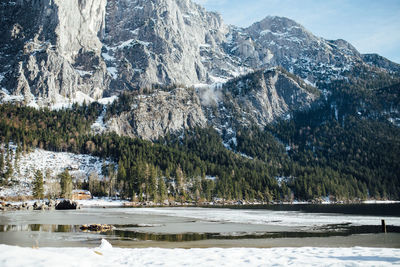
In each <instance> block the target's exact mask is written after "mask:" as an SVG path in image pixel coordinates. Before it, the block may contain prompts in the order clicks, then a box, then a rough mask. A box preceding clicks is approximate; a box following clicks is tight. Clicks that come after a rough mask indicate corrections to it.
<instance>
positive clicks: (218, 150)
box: [0, 77, 400, 201]
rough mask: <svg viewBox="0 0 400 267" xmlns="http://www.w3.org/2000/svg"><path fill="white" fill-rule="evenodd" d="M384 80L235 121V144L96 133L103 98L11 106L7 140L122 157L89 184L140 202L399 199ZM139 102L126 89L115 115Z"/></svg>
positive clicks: (197, 132)
mask: <svg viewBox="0 0 400 267" xmlns="http://www.w3.org/2000/svg"><path fill="white" fill-rule="evenodd" d="M377 78H379V77H377ZM383 78H384V77H382V79H377V83H375V87H374V83H373V82H370V83H368V81H367V82H366V81H365V80H359V79H354V83H344V82H341V83H339V82H337V83H336V82H332V83H330V84H326V88H327V89H328V90H329V92H330V93H329V97H328V99H327V100H326V101H325V100H324V101H321V102H320V104H319V106H317V107H315V108H313V109H311V110H309V111H301V112H296V113H294V114H292V115H293V116H292V119H291V120H281V121H277V122H275V123H272V124H270V125H268V126H267V127H265V129H259V128H258V127H251V128H245V127H240V126H236V133H237V141H238V142H237V146H236V147H234V148H233V150H234V151H229V150H227V149H226V148H225V147H224V146H223V145H222V139H221V136H220V135H219V134H218V133H217V132H216V131H215V130H214V129H213V128H203V129H201V128H196V129H192V130H188V131H185V132H184V133H183V134H181V133H180V134H176V135H174V134H168V135H166V136H165V137H164V138H160V140H158V141H156V142H154V143H151V142H148V141H144V140H140V139H135V138H128V137H122V136H118V135H116V134H114V133H109V134H105V135H92V134H90V125H91V124H92V123H93V122H94V120H95V119H96V118H97V116H98V115H99V114H100V112H101V110H102V108H101V106H99V105H97V104H91V105H89V106H87V105H83V106H74V107H73V108H72V109H68V110H59V111H50V110H47V109H43V110H36V109H33V108H29V107H18V106H15V105H8V104H3V105H1V106H0V115H1V118H0V132H1V142H2V143H3V144H8V143H9V142H10V141H13V142H15V143H16V144H17V145H18V148H19V150H20V151H22V152H26V151H29V149H30V148H34V147H40V148H43V149H47V150H50V151H69V152H74V153H82V154H92V155H95V156H99V157H101V158H103V159H111V160H113V161H114V162H116V163H118V169H116V170H115V171H114V172H113V171H111V172H109V174H108V176H107V177H108V180H107V181H99V179H97V177H94V176H92V177H89V179H88V180H87V181H86V182H85V183H84V184H82V187H84V188H87V189H90V190H91V191H92V192H95V193H96V194H98V195H113V194H115V193H116V192H119V193H120V194H121V195H122V196H123V197H130V198H136V199H138V200H141V201H146V200H153V201H163V200H164V199H166V198H172V199H175V200H177V201H187V200H189V201H190V200H192V201H197V200H201V199H203V200H211V199H212V198H213V197H220V198H224V199H247V200H252V199H258V200H263V201H272V200H291V199H293V197H294V198H296V199H301V200H309V199H315V198H319V197H325V196H332V197H334V198H336V199H337V200H346V199H356V198H357V199H365V198H367V197H375V198H391V199H399V198H400V177H399V173H400V172H399V170H400V162H399V160H400V154H399V153H400V147H399V146H400V140H399V138H400V132H399V131H400V130H399V128H398V127H396V126H394V125H392V124H390V123H389V122H388V121H387V117H385V116H387V115H385V114H386V113H384V112H382V111H384V110H387V109H390V108H391V107H398V103H399V98H398V85H394V86H390V87H387V88H386V89H379V86H381V85H383V86H387V82H386V83H385V82H384V81H383ZM131 100H132V99H131V98H130V96H129V95H122V96H121V98H120V100H119V101H117V102H115V103H114V104H113V105H112V106H111V111H110V113H109V115H112V114H116V113H119V112H122V111H126V110H128V109H129V106H130V101H131ZM6 154H7V153H5V151H2V152H1V155H0V174H1V177H2V181H3V182H4V181H7V180H9V179H10V178H11V177H9V176H10V173H9V174H8V175H6V173H7V171H8V170H9V169H10V168H8V167H7V164H9V163H8V161H7V157H8V156H6ZM243 154H245V155H246V156H243ZM112 169H113V168H111V169H110V170H112ZM39 184H40V183H39Z"/></svg>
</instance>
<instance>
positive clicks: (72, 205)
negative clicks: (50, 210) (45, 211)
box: [55, 199, 80, 210]
mask: <svg viewBox="0 0 400 267" xmlns="http://www.w3.org/2000/svg"><path fill="white" fill-rule="evenodd" d="M55 209H56V210H76V209H80V206H79V204H78V203H77V202H75V201H72V200H69V199H64V200H61V201H60V202H57V204H56V205H55Z"/></svg>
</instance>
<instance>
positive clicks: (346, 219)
mask: <svg viewBox="0 0 400 267" xmlns="http://www.w3.org/2000/svg"><path fill="white" fill-rule="evenodd" d="M124 211H125V212H126V213H129V214H142V215H143V214H149V215H164V216H176V217H184V218H191V219H197V220H202V221H213V222H231V223H245V224H265V225H281V226H293V227H309V226H322V225H327V224H342V223H352V224H354V225H379V224H381V219H385V220H386V224H388V225H398V226H400V217H385V216H359V215H348V214H336V213H330V214H329V213H303V212H297V211H272V210H248V209H247V210H238V209H207V208H142V209H129V210H124Z"/></svg>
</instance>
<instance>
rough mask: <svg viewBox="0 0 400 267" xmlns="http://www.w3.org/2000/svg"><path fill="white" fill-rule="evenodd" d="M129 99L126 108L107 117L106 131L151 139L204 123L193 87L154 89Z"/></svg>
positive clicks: (205, 122)
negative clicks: (165, 89)
mask: <svg viewBox="0 0 400 267" xmlns="http://www.w3.org/2000/svg"><path fill="white" fill-rule="evenodd" d="M131 102H132V103H131V104H130V107H129V111H126V112H122V113H121V114H118V115H117V116H113V117H111V118H110V119H109V120H108V122H107V130H108V131H114V132H116V133H118V134H120V135H127V136H131V137H140V138H142V139H147V140H154V139H157V138H158V137H160V136H164V135H165V134H167V133H177V132H180V131H182V130H184V129H189V128H194V127H205V126H206V125H207V120H206V118H205V116H204V114H203V111H202V108H201V104H200V100H199V97H198V96H197V94H196V93H195V91H194V90H193V89H185V88H176V89H173V90H171V91H169V92H165V91H156V92H154V93H153V94H149V95H138V96H136V97H134V99H133V101H131Z"/></svg>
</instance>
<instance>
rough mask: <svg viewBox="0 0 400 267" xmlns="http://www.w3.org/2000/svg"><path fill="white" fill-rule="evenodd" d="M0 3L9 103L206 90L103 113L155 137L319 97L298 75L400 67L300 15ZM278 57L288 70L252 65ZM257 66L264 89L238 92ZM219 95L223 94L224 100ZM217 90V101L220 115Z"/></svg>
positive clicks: (158, 3) (283, 110) (322, 80)
mask: <svg viewBox="0 0 400 267" xmlns="http://www.w3.org/2000/svg"><path fill="white" fill-rule="evenodd" d="M0 7H1V8H0V16H1V24H0V36H2V38H1V39H0V89H2V90H0V101H2V99H3V101H4V99H9V100H19V101H24V102H25V104H28V105H33V106H37V105H39V106H49V105H50V106H51V105H58V106H60V103H61V104H62V105H64V106H65V105H68V104H69V103H70V102H83V101H86V102H88V101H94V100H96V99H98V98H100V97H102V96H103V95H107V96H112V95H118V94H119V93H121V92H125V91H134V92H139V91H141V90H143V89H148V90H147V91H152V90H153V89H152V88H153V87H157V88H159V87H160V85H162V86H171V85H177V86H175V87H173V88H184V87H187V86H192V85H195V86H194V87H195V88H200V89H198V90H197V91H190V90H186V89H185V90H183V89H176V90H173V91H155V93H153V94H147V95H141V96H138V97H137V99H136V103H135V104H134V105H132V107H131V110H129V111H125V112H123V113H122V114H119V115H118V116H114V117H112V118H111V119H110V120H109V121H107V122H105V123H106V125H107V126H108V129H109V130H113V131H116V132H117V133H119V134H124V135H129V136H137V137H141V138H145V139H150V140H152V139H155V138H157V137H159V136H163V135H165V134H166V133H168V132H177V131H180V130H182V129H187V128H191V127H196V126H200V127H203V126H205V125H206V124H207V123H208V124H210V123H211V125H213V126H217V127H219V126H218V125H224V124H226V122H225V121H224V120H226V119H227V118H228V117H226V116H224V115H221V116H222V117H218V116H220V115H218V114H225V111H224V110H231V111H230V113H232V114H231V115H230V116H236V115H235V114H244V115H240V116H239V115H238V116H237V119H238V120H239V121H241V122H243V123H248V122H249V121H253V122H255V123H257V124H258V125H265V124H266V123H268V122H271V121H273V120H274V119H276V118H278V117H282V116H286V115H288V114H289V113H290V112H291V111H294V110H298V109H304V108H308V107H310V105H311V103H312V102H313V100H314V99H315V98H316V95H317V94H318V93H315V92H314V93H315V94H314V93H313V94H310V92H309V91H307V90H300V89H299V88H303V89H305V88H306V86H303V84H305V83H304V82H303V81H300V80H297V78H296V77H292V78H290V77H289V76H290V75H289V74H295V75H297V76H299V77H300V78H302V79H304V81H305V82H306V83H307V84H308V85H312V86H315V87H318V86H319V87H321V88H319V89H325V87H324V85H326V84H329V83H331V82H332V81H334V80H346V79H348V78H349V77H351V78H352V79H357V77H362V76H366V75H369V74H370V72H373V73H378V74H379V72H386V73H390V74H391V75H392V74H393V75H397V77H398V75H399V71H400V67H399V65H398V64H395V63H393V62H390V61H388V60H386V59H384V58H382V57H380V56H377V55H361V54H360V53H359V52H358V51H357V50H356V49H355V48H354V47H353V46H352V45H351V44H349V43H348V42H346V41H344V40H335V41H329V40H325V39H323V38H319V37H316V36H314V35H313V34H312V33H310V32H308V31H307V30H306V29H305V28H304V27H302V26H301V25H299V24H298V23H296V22H294V21H292V20H290V19H287V18H281V17H267V18H265V19H264V20H262V21H260V22H257V23H255V24H253V25H252V26H250V27H248V28H238V27H234V26H227V25H225V24H224V23H223V21H222V19H221V16H220V15H218V14H216V13H213V12H207V11H206V10H205V9H204V8H202V7H200V6H199V5H197V4H195V3H193V2H192V1H191V0H108V1H107V0H82V1H65V0H43V1H37V0H35V1H28V0H18V1H11V0H5V1H2V2H1V3H0ZM276 66H281V67H283V68H284V69H285V70H286V71H288V72H289V73H285V74H283V72H279V73H278V72H276V71H272V72H263V71H256V72H254V70H260V69H261V70H265V69H269V68H273V67H276ZM248 73H250V74H249V75H250V76H247V78H249V79H251V80H253V83H252V86H254V88H252V89H254V90H252V91H251V92H249V94H245V95H243V94H242V93H241V92H239V93H236V91H237V90H239V91H240V90H241V89H240V88H242V86H243V84H241V83H246V81H244V80H240V79H242V78H243V77H242V75H244V74H248ZM235 77H240V78H239V80H238V79H234V78H235ZM244 77H246V76H244ZM231 79H234V80H231ZM257 79H258V80H257ZM229 80H231V81H230V82H228V83H227V84H226V85H224V86H223V88H224V90H223V91H221V90H216V88H220V87H221V84H222V83H225V82H227V81H229ZM240 82H241V83H240ZM204 84H208V85H213V84H214V85H213V86H211V87H209V88H208V89H204V88H207V87H204ZM216 84H219V85H216ZM218 86H219V87H218ZM247 87H248V86H247ZM139 89H140V90H139ZM235 90H236V91H235ZM312 91H313V90H312ZM210 95H213V97H212V99H208V98H209V96H210ZM217 95H221V96H222V95H225V98H221V99H218V100H217V101H216V100H215V99H214V98H215V96H217ZM228 95H231V98H229V97H227V96H228ZM199 98H200V99H201V101H200V100H199ZM217 98H218V97H217ZM210 100H211V102H216V104H217V106H219V108H218V112H217V113H216V114H217V116H216V117H212V116H211V115H210V114H211V113H210V103H209V102H210ZM214 104H215V103H214ZM214 106H215V105H214ZM232 106H233V108H232ZM204 112H205V113H206V114H207V115H204ZM214 113H215V112H214ZM100 122H103V121H102V119H101V120H100ZM228 124H229V123H228ZM100 126H102V124H101V125H100ZM99 131H103V129H102V128H101V129H100V130H99Z"/></svg>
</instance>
